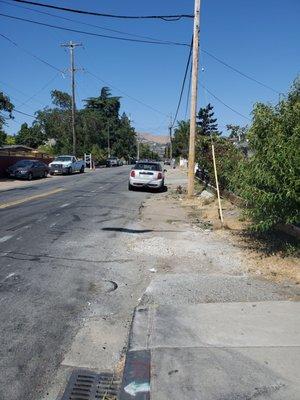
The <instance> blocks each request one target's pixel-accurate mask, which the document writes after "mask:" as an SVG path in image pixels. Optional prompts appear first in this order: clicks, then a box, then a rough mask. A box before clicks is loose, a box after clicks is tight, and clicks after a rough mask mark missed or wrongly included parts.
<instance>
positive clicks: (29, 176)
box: [27, 172, 33, 181]
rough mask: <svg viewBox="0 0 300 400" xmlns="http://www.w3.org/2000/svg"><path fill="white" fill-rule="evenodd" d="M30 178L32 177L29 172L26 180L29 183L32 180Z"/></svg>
mask: <svg viewBox="0 0 300 400" xmlns="http://www.w3.org/2000/svg"><path fill="white" fill-rule="evenodd" d="M32 178H33V176H32V173H31V172H29V174H28V176H27V179H28V180H29V181H31V180H32Z"/></svg>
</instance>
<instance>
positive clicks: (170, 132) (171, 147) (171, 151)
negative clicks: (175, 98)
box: [169, 114, 173, 163]
mask: <svg viewBox="0 0 300 400" xmlns="http://www.w3.org/2000/svg"><path fill="white" fill-rule="evenodd" d="M169 135H170V152H169V156H170V161H171V163H172V159H173V144H172V114H171V115H170V125H169Z"/></svg>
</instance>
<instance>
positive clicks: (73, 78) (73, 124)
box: [61, 40, 82, 156]
mask: <svg viewBox="0 0 300 400" xmlns="http://www.w3.org/2000/svg"><path fill="white" fill-rule="evenodd" d="M61 46H62V47H67V48H68V49H69V50H70V58H71V70H70V71H71V92H72V137H73V155H74V156H76V127H75V112H76V102H75V72H76V71H77V69H76V68H75V62H74V49H75V48H76V47H79V46H82V43H73V42H72V40H70V42H69V43H64V44H62V45H61Z"/></svg>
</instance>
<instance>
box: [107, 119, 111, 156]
mask: <svg viewBox="0 0 300 400" xmlns="http://www.w3.org/2000/svg"><path fill="white" fill-rule="evenodd" d="M107 156H108V157H110V131H109V125H107Z"/></svg>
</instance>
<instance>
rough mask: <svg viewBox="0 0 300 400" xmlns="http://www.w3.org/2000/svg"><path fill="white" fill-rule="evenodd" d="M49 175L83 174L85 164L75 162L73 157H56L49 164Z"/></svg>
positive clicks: (80, 161) (75, 159) (81, 161)
mask: <svg viewBox="0 0 300 400" xmlns="http://www.w3.org/2000/svg"><path fill="white" fill-rule="evenodd" d="M49 167H50V175H54V174H69V175H71V174H73V172H80V173H81V174H82V173H83V172H84V168H85V162H84V161H83V160H77V158H76V157H74V156H58V157H56V158H55V159H54V160H53V161H52V162H51V163H50V164H49Z"/></svg>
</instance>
